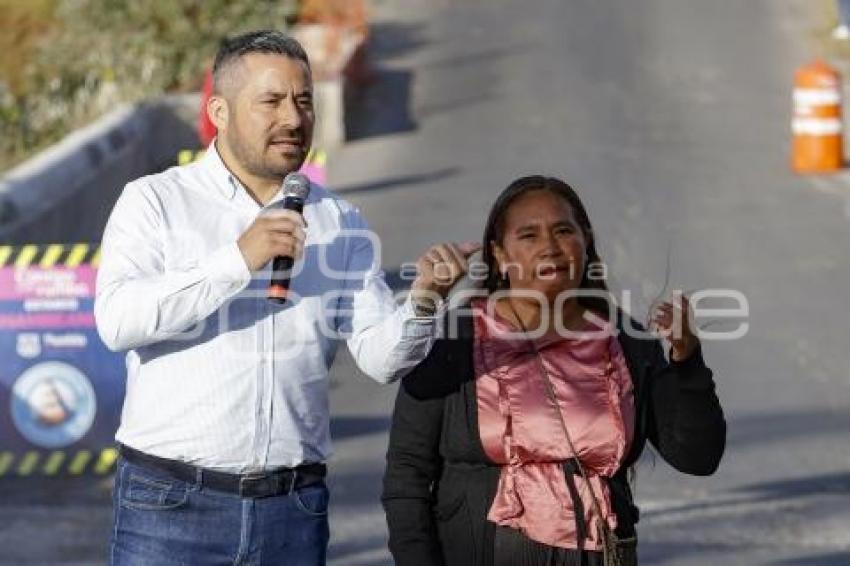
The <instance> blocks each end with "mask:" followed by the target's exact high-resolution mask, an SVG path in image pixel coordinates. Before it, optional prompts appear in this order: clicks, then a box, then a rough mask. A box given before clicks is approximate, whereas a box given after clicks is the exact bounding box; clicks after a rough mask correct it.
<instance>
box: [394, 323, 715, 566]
mask: <svg viewBox="0 0 850 566" xmlns="http://www.w3.org/2000/svg"><path fill="white" fill-rule="evenodd" d="M451 314H452V313H450V315H451ZM451 319H452V317H451V316H449V317H447V320H451ZM458 321H459V322H458V332H457V333H456V335H457V338H455V339H452V340H449V339H441V340H438V341H437V342H436V343H435V344H434V347H433V349H432V351H431V353H430V354H429V355H428V357H427V358H426V359H425V360H424V361H423V362H422V363H421V364H419V365H418V366H417V367H416V368H415V369H414V370H413V371H412V372H411V373H410V374H409V375H408V376H407V377H406V378H405V379H404V380H403V381H402V384H401V387H399V391H398V397H397V398H396V404H395V410H394V412H393V423H392V429H391V431H390V445H389V450H388V452H387V470H386V474H385V476H384V492H383V496H382V498H381V499H382V501H383V505H384V509H385V511H386V516H387V523H388V526H389V534H390V540H389V547H390V551H391V552H392V555H393V557H394V559H395V562H396V564H398V565H400V566H412V565H423V566H438V565H444V564H445V565H455V564H457V565H458V566H473V565H480V566H489V565H490V564H492V563H493V542H494V533H495V525H494V524H493V523H490V522H489V521H487V518H486V517H487V513H488V511H489V509H490V505H491V503H492V501H493V498H494V496H495V493H496V486H497V483H498V479H499V472H500V470H499V467H498V465H496V464H494V463H493V462H492V461H491V460H489V458H488V457H487V456H486V454H485V452H484V448H483V446H482V445H481V437H480V434H479V430H478V408H477V397H476V391H475V371H474V363H473V358H472V353H473V348H472V340H473V326H472V319H471V317H469V316H463V317H459V318H458ZM633 326H635V327H637V328H639V326H638V325H637V324H634V323H633ZM618 328H620V329H622V320H621V321H620V323H619V324H618ZM618 339H619V341H620V345H621V346H622V348H623V353H624V354H625V358H626V362H627V364H628V367H629V370H630V373H631V376H632V380H633V383H634V390H635V405H636V411H635V419H636V423H635V425H636V426H635V439H634V442H633V443H632V447H631V450H630V452H629V454H628V456H627V458H626V461H625V462H624V465H623V467H622V468H621V469H620V470H619V471H618V472H617V474H616V475H615V476H614V478H612V479H611V481H610V484H609V485H610V486H611V490H612V494H613V498H612V499H613V507H614V511H615V512H616V514H617V518H618V525H619V526H618V528H617V532H618V534H619V535H620V536H628V535H630V534H633V533H634V524H635V523H636V522H637V520H638V513H637V508H635V507H634V505H633V504H632V496H631V492H630V490H629V485H628V482H627V479H626V472H627V469H628V467H629V466H631V465H632V464H633V463H634V462H635V461H636V460H637V459H638V458H639V457H640V454H641V452H642V451H643V448H644V445H645V444H646V440H647V439H649V441H650V442H651V443H652V445H653V446H655V448H656V449H657V450H658V452H659V453H660V454H661V456H662V457H663V458H664V459H665V460H666V461H667V462H668V463H670V465H672V466H673V467H674V468H676V469H677V470H679V471H681V472H684V473H687V474H694V475H710V474H712V473H713V472H714V471H715V470H716V469H717V466H718V465H719V463H720V459H721V457H722V455H723V450H724V447H725V444H726V422H725V420H724V418H723V411H722V409H721V407H720V403H719V401H718V399H717V396H716V395H715V392H714V381H713V379H712V374H711V370H709V369H708V368H707V367H706V366H705V363H704V362H703V359H702V353H701V351H700V350H699V349H698V350H697V351H696V352H695V353H694V354H693V355H692V356H691V357H690V358H688V359H687V360H684V361H682V362H669V363H668V362H667V360H666V359H665V357H664V353H663V351H662V348H661V344H660V343H659V342H658V341H657V340H637V339H635V338H632V337H630V336H628V335H627V334H626V333H625V332H622V331H621V332H620V333H619V335H618Z"/></svg>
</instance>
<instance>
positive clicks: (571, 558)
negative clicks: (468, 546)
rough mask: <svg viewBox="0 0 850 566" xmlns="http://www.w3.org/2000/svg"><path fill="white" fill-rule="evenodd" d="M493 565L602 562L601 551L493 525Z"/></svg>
mask: <svg viewBox="0 0 850 566" xmlns="http://www.w3.org/2000/svg"><path fill="white" fill-rule="evenodd" d="M494 544H495V547H494V549H493V564H494V566H603V564H604V558H603V556H602V553H601V552H595V551H588V550H585V551H578V550H571V549H569V548H559V547H556V546H549V545H548V544H543V543H542V542H537V541H534V540H531V539H530V538H528V537H527V536H525V535H524V534H522V532H520V531H519V530H517V529H512V528H510V527H501V526H498V527H496V538H495V542H494Z"/></svg>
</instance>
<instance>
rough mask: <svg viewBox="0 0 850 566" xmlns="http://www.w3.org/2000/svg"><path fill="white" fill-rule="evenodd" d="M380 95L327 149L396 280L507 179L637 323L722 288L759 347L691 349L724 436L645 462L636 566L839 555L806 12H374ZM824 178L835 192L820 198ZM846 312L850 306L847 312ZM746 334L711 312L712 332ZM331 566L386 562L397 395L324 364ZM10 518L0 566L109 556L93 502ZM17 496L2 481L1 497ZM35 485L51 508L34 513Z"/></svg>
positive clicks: (830, 358) (426, 2)
mask: <svg viewBox="0 0 850 566" xmlns="http://www.w3.org/2000/svg"><path fill="white" fill-rule="evenodd" d="M375 6H376V11H375V23H374V27H373V47H372V50H373V56H374V60H375V61H376V73H375V77H374V81H373V82H372V83H371V85H369V86H368V88H366V89H365V90H364V91H362V92H360V93H357V94H356V96H353V97H352V100H351V101H350V102H351V104H352V105H353V107H355V108H357V109H358V113H357V114H356V115H355V116H354V117H353V118H352V120H351V123H350V124H349V126H350V131H351V134H352V135H353V136H355V137H356V138H357V139H356V140H355V141H352V142H351V143H349V144H347V145H345V146H344V147H343V148H341V149H340V150H339V151H337V152H335V153H334V154H333V155H332V156H331V163H330V166H331V169H330V178H331V181H332V185H333V187H334V188H336V189H338V190H340V191H341V192H344V193H345V194H346V195H347V197H348V198H350V199H351V200H353V201H354V202H356V203H357V204H358V205H360V206H362V208H363V210H364V211H365V213H366V215H367V217H368V218H369V220H370V223H371V225H372V228H373V229H374V230H375V231H376V232H377V233H378V234H379V235H380V236H381V238H382V242H383V252H384V253H383V260H384V265H385V266H386V267H387V270H388V272H389V273H390V275H391V276H392V277H391V278H392V279H393V280H395V279H397V278H396V277H395V273H396V272H397V269H398V267H399V266H400V265H401V264H402V263H403V262H406V261H411V260H414V259H415V258H416V257H417V255H418V254H419V253H420V252H421V251H422V250H424V249H425V248H427V247H428V246H429V245H430V244H432V243H434V242H435V241H438V240H447V239H450V240H466V239H475V238H479V237H480V233H481V230H482V228H483V222H484V220H485V216H486V213H487V210H488V208H489V206H490V204H491V202H492V200H493V199H494V198H495V196H496V195H497V194H498V192H499V191H500V190H501V189H502V188H504V187H505V186H506V185H507V184H508V183H509V182H510V181H511V180H513V179H514V178H516V177H518V176H520V175H523V174H528V173H546V174H552V175H557V176H561V177H562V178H564V179H565V180H567V181H568V182H570V183H571V184H572V185H573V186H574V187H575V188H576V189H577V190H578V191H579V193H580V194H581V195H582V197H583V199H584V200H585V202H586V204H587V206H588V208H589V212H590V215H591V219H592V220H593V222H594V224H595V229H596V233H597V239H598V241H599V244H600V247H601V253H602V255H603V258H605V259H606V260H607V261H608V263H609V266H610V268H611V271H612V273H613V281H614V287H615V288H616V289H617V290H619V291H624V290H625V291H630V292H631V293H632V295H633V300H632V303H633V305H632V310H633V312H634V314H636V315H637V316H638V317H643V316H645V313H646V309H647V305H648V303H649V301H650V300H651V299H652V298H653V297H654V296H656V295H657V294H658V293H659V292H660V291H661V290H662V289H663V288H664V287H665V280H666V279H667V277H666V271H667V266H668V264H669V266H670V277H669V282H668V285H667V288H681V289H687V290H691V289H697V288H714V289H733V290H737V291H739V292H741V293H742V294H743V295H744V296H745V297H746V298H747V299H748V302H749V310H750V312H749V316H748V319H747V321H748V322H749V324H750V329H749V332H748V334H747V335H746V336H745V337H744V338H742V339H739V340H735V341H726V342H720V341H712V342H709V343H706V344H705V351H706V358H707V360H708V362H709V364H710V365H711V366H712V367H713V368H714V369H715V371H716V377H717V382H718V387H719V395H720V397H721V400H722V402H723V404H724V407H725V409H726V412H727V419H728V422H729V444H728V449H727V453H726V457H725V459H724V462H723V464H722V466H721V468H720V470H719V471H718V473H717V474H716V475H715V476H713V477H711V478H692V477H686V476H683V475H681V474H678V473H676V472H675V471H673V470H672V469H671V468H670V467H669V466H668V465H667V464H666V463H664V462H663V460H662V459H661V458H660V457H655V458H651V457H648V458H645V460H644V461H643V462H642V464H641V466H640V469H639V473H638V478H639V479H638V485H637V499H638V502H639V504H640V505H641V507H642V510H643V514H642V519H641V523H640V525H639V536H640V539H641V541H640V553H641V558H642V561H643V563H645V564H669V565H697V564H714V563H719V562H725V563H729V564H736V565H737V564H743V565H749V564H818V565H820V564H822V565H833V564H834V565H838V564H848V563H850V450H848V449H847V438H846V436H847V431H848V429H850V426H849V425H850V377H848V374H847V371H846V370H845V366H846V359H847V356H846V351H847V346H848V341H847V334H848V330H850V324H848V322H847V320H846V316H845V313H846V312H847V308H846V300H842V297H843V296H844V294H845V289H846V288H847V285H848V281H850V277H848V276H850V251H848V250H850V247H848V245H847V242H848V239H849V238H850V212H848V207H846V202H845V200H844V198H843V197H841V196H838V195H836V194H831V193H839V194H840V191H841V187H842V183H843V182H844V181H843V180H842V178H840V177H836V178H832V179H825V180H820V181H818V184H815V183H813V182H812V181H811V180H809V179H806V178H800V177H796V176H794V175H792V174H791V173H790V172H789V171H788V167H787V150H788V120H789V112H790V86H791V81H792V74H793V69H794V68H795V66H797V65H798V64H799V63H801V62H803V61H804V60H805V59H807V58H808V55H809V53H810V52H811V51H810V50H811V45H810V40H809V36H810V35H811V20H810V19H809V15H808V10H811V9H814V3H811V4H810V3H808V2H806V1H804V0H746V1H744V0H739V1H733V0H723V1H717V2H707V1H704V0H702V1H700V0H641V1H640V2H636V1H634V0H572V1H569V2H568V1H565V0H523V1H522V2H519V1H516V0H514V1H510V0H383V1H379V0H376V2H375ZM824 186H829V187H831V189H832V190H830V191H822V190H820V191H819V190H817V189H818V187H820V188H823V187H824ZM842 305H845V306H842ZM734 326H735V324H728V323H727V324H725V325H724V324H721V325H717V324H715V325H714V326H712V329H714V330H720V329H724V328H726V329H729V328H733V327H734ZM332 379H333V380H334V389H333V397H332V406H333V411H334V420H333V430H334V433H335V438H336V455H335V456H334V458H333V459H332V461H331V470H332V474H331V478H330V481H331V483H332V488H333V495H332V515H331V519H332V544H331V549H330V554H331V563H332V564H339V565H346V566H348V565H367V564H368V565H379V564H389V563H390V559H389V555H388V553H387V552H386V549H385V546H386V530H385V527H384V523H383V514H382V512H381V509H380V506H379V504H378V494H379V492H380V478H381V473H382V470H383V458H384V451H385V447H386V427H387V423H388V416H389V413H390V410H391V406H392V399H393V397H394V394H395V390H394V387H381V386H378V385H376V384H373V383H371V382H369V380H368V379H367V378H366V377H364V376H362V375H361V374H359V373H358V372H357V371H356V369H355V368H354V367H353V366H352V363H351V361H350V358H349V357H348V356H347V355H346V354H345V353H344V352H341V355H340V356H339V359H338V363H337V364H336V366H335V368H334V372H333V376H332ZM27 489H35V490H41V489H42V488H40V487H37V486H36V487H31V488H27V487H26V486H22V487H21V489H20V490H18V491H17V492H16V493H17V495H16V496H15V497H11V498H9V497H7V499H6V500H4V502H3V504H2V505H0V515H2V526H0V548H2V552H3V553H4V554H0V562H2V563H8V564H24V563H27V560H30V561H31V562H30V563H34V564H49V563H75V564H95V563H100V562H101V557H102V556H103V554H102V552H103V551H102V544H103V541H104V540H105V537H106V530H107V529H108V521H109V509H108V506H107V505H105V496H104V494H105V490H103V489H99V490H96V492H95V491H94V490H92V488H91V487H86V486H81V487H79V488H77V492H75V493H78V494H85V496H84V497H83V499H84V500H85V503H84V504H78V503H71V502H72V501H74V498H73V497H71V495H69V494H68V492H67V491H65V492H62V493H57V494H56V495H55V498H54V500H55V501H57V502H58V503H59V504H58V505H55V506H53V507H46V506H44V505H40V506H33V505H31V504H30V503H29V501H30V498H29V497H28V492H27ZM7 493H8V490H7ZM46 499H50V498H46V497H41V498H40V500H41V501H45V500H46Z"/></svg>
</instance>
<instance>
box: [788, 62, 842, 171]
mask: <svg viewBox="0 0 850 566" xmlns="http://www.w3.org/2000/svg"><path fill="white" fill-rule="evenodd" d="M791 133H792V144H791V145H792V150H791V151H792V154H791V168H792V169H793V170H794V171H796V172H798V173H821V172H828V171H835V170H836V169H840V168H841V166H842V164H843V161H844V149H843V143H842V138H843V134H844V128H843V125H842V121H841V74H840V73H839V72H838V71H836V70H835V69H833V68H832V67H830V66H829V65H827V64H826V63H824V62H823V61H821V60H817V61H815V62H814V63H812V64H810V65H806V66H804V67H800V68H799V69H797V72H796V73H795V77H794V117H793V119H792V121H791Z"/></svg>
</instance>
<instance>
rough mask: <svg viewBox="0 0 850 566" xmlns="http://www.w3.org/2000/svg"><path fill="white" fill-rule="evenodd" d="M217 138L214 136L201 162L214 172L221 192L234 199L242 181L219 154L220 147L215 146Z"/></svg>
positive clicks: (216, 183)
mask: <svg viewBox="0 0 850 566" xmlns="http://www.w3.org/2000/svg"><path fill="white" fill-rule="evenodd" d="M216 139H217V138H213V140H212V141H211V142H210V145H209V147H207V151H206V152H204V156H203V157H202V158H201V163H202V164H203V166H204V167H205V168H206V169H207V170H208V171H209V172H210V173H211V174H212V176H213V179H215V181H216V182H215V186H216V188H217V189H218V190H219V192H220V193H221V194H222V195H224V197H226V198H227V199H229V200H232V199H233V197H234V196H236V191H237V190H238V189H241V188H242V183H240V182H239V179H237V178H236V176H235V175H234V174H233V173H231V172H230V169H228V168H227V165H225V164H224V161H223V160H222V159H221V155H219V153H218V149H217V148H216V146H215V140H216Z"/></svg>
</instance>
